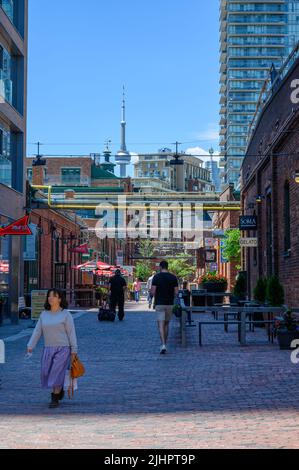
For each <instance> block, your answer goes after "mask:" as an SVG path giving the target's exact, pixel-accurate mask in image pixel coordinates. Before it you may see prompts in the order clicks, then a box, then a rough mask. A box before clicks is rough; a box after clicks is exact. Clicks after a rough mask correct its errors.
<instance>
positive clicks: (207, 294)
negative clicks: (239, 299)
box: [191, 291, 233, 307]
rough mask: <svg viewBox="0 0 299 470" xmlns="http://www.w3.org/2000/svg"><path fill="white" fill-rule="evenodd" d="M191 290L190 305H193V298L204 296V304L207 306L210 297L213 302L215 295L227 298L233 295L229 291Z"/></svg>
mask: <svg viewBox="0 0 299 470" xmlns="http://www.w3.org/2000/svg"><path fill="white" fill-rule="evenodd" d="M193 292H194V291H191V305H192V306H193V298H196V297H204V299H205V306H206V307H208V298H209V297H212V300H213V303H215V300H216V297H228V298H229V299H230V298H231V297H232V296H233V294H232V293H231V292H195V293H193Z"/></svg>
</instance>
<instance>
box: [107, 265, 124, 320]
mask: <svg viewBox="0 0 299 470" xmlns="http://www.w3.org/2000/svg"><path fill="white" fill-rule="evenodd" d="M126 288H127V283H126V281H125V279H124V278H123V277H122V275H121V271H120V269H117V270H116V271H115V274H114V276H112V277H111V278H110V280H109V295H110V308H111V310H112V311H113V312H116V307H117V306H118V319H119V320H120V321H122V320H123V319H124V316H125V311H124V307H125V291H126Z"/></svg>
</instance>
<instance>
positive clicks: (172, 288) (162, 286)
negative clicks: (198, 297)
mask: <svg viewBox="0 0 299 470" xmlns="http://www.w3.org/2000/svg"><path fill="white" fill-rule="evenodd" d="M178 286H179V284H178V280H177V278H176V276H174V275H173V274H171V273H170V272H169V271H168V263H167V261H161V263H160V273H158V274H156V275H155V276H154V279H153V281H152V289H151V293H152V295H153V296H154V297H155V306H156V307H155V308H156V313H157V322H158V330H159V334H160V338H161V343H162V344H161V347H160V354H165V353H166V351H167V347H166V345H167V339H168V333H169V323H170V321H171V317H172V309H173V305H174V300H175V298H176V296H177V294H178V290H179V287H178Z"/></svg>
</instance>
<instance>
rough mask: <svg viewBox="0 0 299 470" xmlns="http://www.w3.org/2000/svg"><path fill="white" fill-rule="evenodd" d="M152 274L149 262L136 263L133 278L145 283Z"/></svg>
mask: <svg viewBox="0 0 299 470" xmlns="http://www.w3.org/2000/svg"><path fill="white" fill-rule="evenodd" d="M151 274H152V268H151V267H150V264H149V262H143V263H140V262H139V263H137V264H136V267H135V277H137V278H139V279H141V281H147V280H148V278H149V277H150V276H151Z"/></svg>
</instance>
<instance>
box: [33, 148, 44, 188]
mask: <svg viewBox="0 0 299 470" xmlns="http://www.w3.org/2000/svg"><path fill="white" fill-rule="evenodd" d="M46 163H47V161H46V160H45V159H42V158H41V156H40V155H37V158H36V159H35V160H33V162H32V185H33V186H43V185H44V166H45V164H46Z"/></svg>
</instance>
